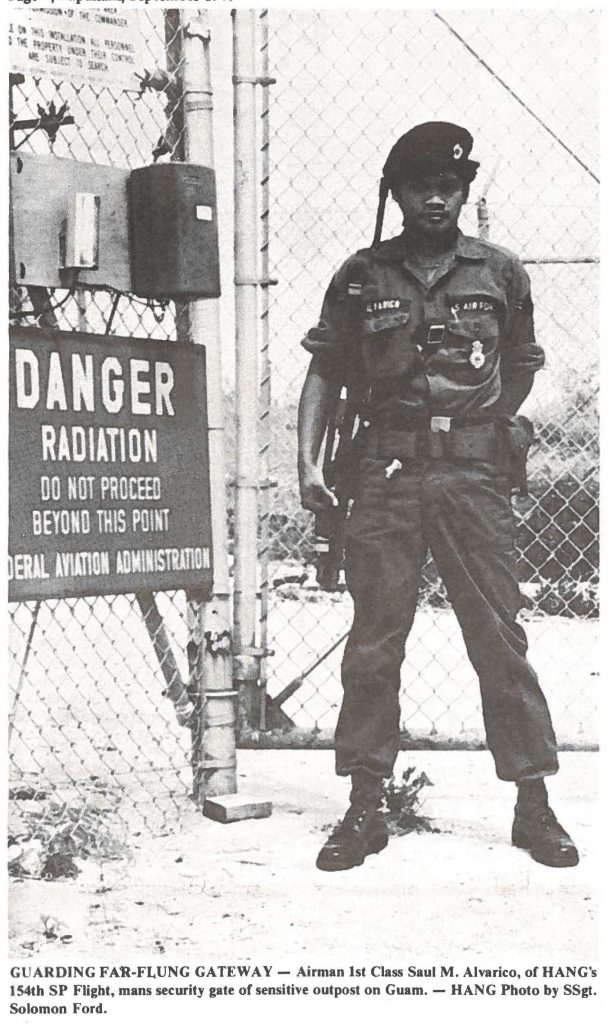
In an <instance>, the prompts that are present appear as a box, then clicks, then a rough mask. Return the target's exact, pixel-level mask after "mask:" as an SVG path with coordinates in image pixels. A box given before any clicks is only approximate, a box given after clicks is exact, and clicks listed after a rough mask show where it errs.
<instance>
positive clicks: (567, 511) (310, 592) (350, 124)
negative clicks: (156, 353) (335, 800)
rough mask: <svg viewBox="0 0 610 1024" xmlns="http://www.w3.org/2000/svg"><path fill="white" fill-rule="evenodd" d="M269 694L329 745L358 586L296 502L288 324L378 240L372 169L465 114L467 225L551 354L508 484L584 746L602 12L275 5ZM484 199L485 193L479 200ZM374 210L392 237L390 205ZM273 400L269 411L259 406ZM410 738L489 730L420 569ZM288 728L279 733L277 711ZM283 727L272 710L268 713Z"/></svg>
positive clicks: (478, 734) (465, 739) (567, 729)
mask: <svg viewBox="0 0 610 1024" xmlns="http://www.w3.org/2000/svg"><path fill="white" fill-rule="evenodd" d="M269 17H270V25H271V32H270V52H271V63H272V70H273V74H275V75H276V76H277V79H278V82H277V85H275V86H274V87H273V88H272V98H271V104H270V140H271V170H270V174H271V186H270V192H271V201H270V218H269V220H270V224H271V233H272V237H271V256H272V264H273V266H272V273H271V276H272V277H273V278H277V280H278V282H279V283H278V287H277V288H276V289H274V292H273V296H272V305H271V344H270V352H271V363H272V393H273V402H272V404H271V406H270V412H271V436H272V445H271V453H270V454H271V468H270V474H271V477H272V478H275V479H276V480H277V488H276V489H275V490H274V491H272V492H271V508H270V534H271V536H270V542H269V543H270V551H271V573H270V580H269V592H270V602H269V623H270V626H269V633H270V637H269V645H270V646H271V648H273V649H274V652H275V653H274V656H273V658H272V659H271V661H270V665H269V668H268V671H269V692H270V694H271V697H272V698H276V703H275V708H276V710H278V709H279V708H281V709H282V710H283V712H284V714H285V715H286V716H287V719H286V718H284V720H283V722H284V726H285V728H286V729H287V731H286V732H285V733H284V735H283V737H282V736H280V737H278V742H290V741H291V736H292V738H293V739H294V737H295V736H296V737H297V741H298V742H304V743H310V742H313V741H315V740H316V739H317V740H319V741H320V742H325V741H327V740H328V739H329V736H330V735H332V729H333V728H334V725H335V721H336V716H337V711H338V705H339V702H340V698H341V688H340V682H339V665H340V657H341V652H342V648H343V640H344V638H345V633H346V631H347V629H348V627H349V622H350V616H351V602H350V600H349V598H348V597H347V596H343V595H332V596H330V595H326V594H323V593H321V592H320V591H319V590H318V589H317V587H316V586H315V583H314V574H313V567H312V524H311V517H310V516H309V515H308V514H307V513H304V512H302V511H301V510H300V509H299V502H298V496H297V485H296V472H295V465H294V463H295V447H296V442H295V427H296V399H297V396H298V391H299V388H300V385H301V382H302V380H303V377H304V373H305V369H306V365H307V356H306V353H304V352H303V350H302V349H301V348H300V346H299V340H300V338H301V337H302V336H303V334H304V333H305V331H306V330H307V328H308V327H310V326H311V325H312V324H313V323H314V322H315V321H316V319H317V315H318V310H319V308H320V305H321V301H322V296H323V294H324V290H325V287H326V285H327V283H328V281H329V280H330V277H331V275H332V273H333V271H334V270H335V269H336V268H337V267H338V266H339V265H340V264H341V263H342V262H343V261H344V259H345V258H346V256H347V255H349V254H350V253H351V252H354V251H355V250H356V249H358V248H362V247H363V246H366V245H369V244H370V240H371V238H372V233H373V226H374V218H375V207H376V202H377V186H378V180H379V174H380V169H381V166H382V164H383V161H384V159H385V156H386V155H387V152H388V151H389V148H390V146H391V145H392V143H393V142H394V141H395V140H396V138H398V136H399V135H401V134H402V133H403V132H404V131H406V130H407V128H408V127H410V126H412V125H414V124H417V123H418V122H422V121H427V120H432V119H442V120H448V121H455V122H457V123H459V124H464V125H466V126H467V127H468V128H469V129H470V131H471V132H472V134H473V135H474V138H475V148H474V151H473V155H474V156H475V157H476V159H478V160H480V163H481V168H480V171H479V174H478V177H477V180H476V181H475V182H474V184H473V186H472V188H471V193H470V201H469V203H468V204H467V206H466V207H465V209H464V212H463V215H462V228H463V230H464V231H465V232H466V233H468V234H475V235H476V234H477V232H478V230H479V216H478V214H480V215H482V216H484V214H485V213H487V214H488V217H489V238H490V240H491V241H494V242H497V243H498V244H501V245H504V246H506V247H508V248H510V249H512V250H513V251H515V252H517V253H518V254H519V255H520V256H521V257H522V258H524V259H525V262H526V264H527V265H528V270H529V272H530V275H531V279H532V290H533V296H534V304H535V314H536V327H537V334H538V338H539V341H540V343H541V344H542V345H543V346H544V348H545V350H546V354H547V366H546V368H545V369H544V371H543V372H542V373H540V374H539V375H538V377H537V381H536V385H535V388H534V392H533V393H532V396H531V397H530V398H529V399H528V402H527V404H526V406H525V407H524V411H525V412H526V413H528V414H529V415H530V416H531V417H532V418H533V419H534V421H535V426H536V442H535V446H534V449H533V453H532V455H531V456H530V476H531V481H530V490H531V495H530V497H529V498H527V499H519V500H517V501H516V512H517V515H518V521H519V534H518V543H519V547H520V550H521V554H522V559H521V573H522V583H523V591H524V598H525V600H526V602H527V609H526V611H525V613H524V617H525V618H526V619H527V620H528V622H527V630H528V635H529V639H530V652H531V658H532V661H533V663H534V665H535V667H536V668H537V669H538V671H539V673H540V675H541V681H542V683H543V686H544V688H545V691H546V693H547V696H548V699H549V703H550V705H551V710H552V713H553V717H554V722H555V726H556V730H557V733H558V737H559V739H560V742H561V743H563V744H565V745H575V746H588V745H591V744H595V741H596V737H595V700H594V683H595V677H596V676H597V674H598V672H597V668H598V665H597V661H596V651H595V643H594V640H595V630H596V621H595V620H596V617H597V581H598V576H597V571H598V462H597V457H598V447H597V421H596V394H597V377H596V374H597V348H596V346H597V338H596V329H597V266H596V263H597V259H596V253H597V232H596V219H597V206H596V203H597V186H598V178H597V171H596V166H597V149H596V112H597V107H596V100H595V93H596V86H597V82H596V77H595V67H596V16H595V15H594V14H591V13H587V12H582V11H579V12H562V13H555V12H552V11H541V12H519V13H517V12H511V11H493V12H491V11H476V12H474V11H470V12H451V13H450V14H449V13H448V14H444V13H443V14H440V13H436V12H433V11H364V10H359V11H318V12H316V11H286V12H279V11H272V12H271V13H270V15H269ZM481 199H483V200H484V203H483V204H481V203H480V200H481ZM397 214H398V210H397V208H395V210H394V215H395V219H394V222H393V223H390V218H389V217H388V216H386V227H385V237H390V235H391V234H397V233H398V231H399V230H400V225H399V220H398V217H397V216H396V215H397ZM264 411H266V410H264ZM403 684H404V685H403V691H402V695H401V703H402V728H403V730H404V733H405V740H406V742H407V743H409V742H410V743H413V742H424V743H437V744H443V745H447V744H449V745H456V744H457V745H459V744H460V743H462V744H468V745H472V744H475V745H477V744H479V743H481V742H482V740H483V732H482V722H481V713H480V704H479V696H478V686H477V683H476V678H475V676H474V672H473V670H472V669H471V668H470V666H469V663H468V661H467V658H466V653H465V649H464V646H463V643H462V639H461V636H460V634H459V630H458V627H457V624H456V622H455V619H454V617H453V614H452V612H451V610H450V609H449V608H448V607H447V602H446V600H445V597H444V593H443V590H442V587H441V585H440V584H439V581H438V578H437V576H436V574H435V572H434V569H433V567H432V566H431V565H428V566H427V568H426V571H425V585H424V587H423V590H422V594H421V600H420V609H419V612H418V616H417V618H416V623H415V626H414V629H413V631H412V634H411V636H410V638H409V641H408V645H407V657H406V662H405V674H404V680H403ZM288 720H290V721H291V722H292V723H293V724H294V726H295V727H296V729H295V730H292V731H290V729H289V721H288ZM275 721H276V724H278V725H280V724H281V719H277V718H276V719H275Z"/></svg>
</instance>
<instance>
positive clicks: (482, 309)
mask: <svg viewBox="0 0 610 1024" xmlns="http://www.w3.org/2000/svg"><path fill="white" fill-rule="evenodd" d="M448 303H449V316H448V318H447V330H448V332H449V334H451V335H454V336H455V337H457V338H464V339H466V340H468V341H481V342H487V343H488V344H489V343H494V342H497V340H498V337H499V334H500V323H499V319H498V310H497V307H496V304H495V303H494V302H493V300H492V299H491V298H490V297H488V296H484V295H476V296H475V295H473V296H471V295H467V296H464V295H460V296H454V297H452V298H451V297H450V298H449V300H448ZM494 347H495V346H494Z"/></svg>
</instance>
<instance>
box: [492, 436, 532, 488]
mask: <svg viewBox="0 0 610 1024" xmlns="http://www.w3.org/2000/svg"><path fill="white" fill-rule="evenodd" d="M496 430H497V435H498V469H499V471H500V473H502V475H503V476H506V477H508V480H509V482H510V485H511V487H512V489H513V490H514V491H516V492H517V493H518V494H520V495H521V496H522V497H525V496H526V495H527V494H528V489H527V456H528V453H529V450H530V447H531V444H532V440H533V438H534V428H533V426H532V423H531V420H528V418H527V416H500V417H498V419H497V421H496Z"/></svg>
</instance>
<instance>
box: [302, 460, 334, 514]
mask: <svg viewBox="0 0 610 1024" xmlns="http://www.w3.org/2000/svg"><path fill="white" fill-rule="evenodd" d="M299 485H300V489H301V504H302V506H303V508H306V509H307V510H308V511H309V512H323V511H324V510H325V509H328V508H334V507H335V506H336V505H338V504H339V503H338V501H337V499H336V497H335V495H334V494H333V492H332V491H329V489H328V487H327V486H326V484H325V483H324V477H323V475H322V470H321V469H320V468H319V467H318V466H302V467H301V468H300V470H299Z"/></svg>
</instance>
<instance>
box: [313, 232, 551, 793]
mask: <svg viewBox="0 0 610 1024" xmlns="http://www.w3.org/2000/svg"><path fill="white" fill-rule="evenodd" d="M304 345H305V347H306V348H307V349H308V350H309V351H311V352H312V353H313V355H314V360H315V362H314V365H315V367H316V369H317V371H318V372H319V373H320V374H322V375H324V376H333V377H338V378H341V376H342V374H344V373H345V368H346V366H349V367H350V370H351V372H353V370H354V363H356V364H359V368H360V372H361V373H362V374H363V375H364V377H365V379H366V382H367V384H369V385H370V404H369V408H368V413H367V415H368V416H369V418H370V427H369V428H368V431H367V433H368V436H367V439H366V449H365V457H364V458H363V460H362V462H361V465H360V479H359V483H358V487H357V494H356V499H355V503H354V507H353V510H352V514H351V517H350V520H349V522H348V528H347V544H346V581H347V586H348V589H349V591H350V593H351V595H352V597H353V600H354V612H355V614H354V624H353V628H352V630H351V632H350V637H349V640H348V643H347V646H346V649H345V655H344V659H343V667H342V679H343V685H344V690H345V696H344V701H343V706H342V709H341V714H340V717H339V722H338V725H337V733H336V755H337V772H338V773H339V774H340V775H349V774H352V772H353V771H354V770H356V769H367V770H368V771H370V772H371V773H373V774H376V775H380V776H387V775H391V773H392V770H393V765H394V760H395V757H396V753H397V750H398V741H399V733H398V727H399V705H398V694H399V688H400V666H401V663H402V660H403V656H404V646H405V640H406V637H407V635H408V632H409V629H410V627H411V625H412V622H413V617H414V614H415V608H416V602H417V594H418V589H419V578H420V571H421V567H422V564H423V561H424V559H425V557H426V554H427V551H428V550H429V549H431V551H432V555H433V557H434V560H435V563H436V565H437V568H438V570H439V572H440V574H441V576H442V578H443V581H444V583H445V586H446V589H447V592H448V595H449V599H450V601H451V603H452V605H453V608H454V610H455V612H456V614H457V617H458V620H459V622H460V626H461V628H462V631H463V634H464V639H465V642H466V647H467V650H468V654H469V657H470V659H471V661H472V663H473V665H474V667H475V669H476V671H477V674H478V676H479V680H480V685H481V696H482V703H483V716H484V722H485V727H486V732H487V739H488V743H489V747H490V749H491V751H492V754H493V755H494V758H495V762H496V768H497V772H498V775H499V777H500V778H502V779H507V780H513V781H519V780H521V779H523V778H528V777H529V778H531V777H533V776H543V775H547V774H551V773H554V772H555V771H556V770H557V757H556V744H555V737H554V734H553V728H552V725H551V721H550V718H549V713H548V708H547V704H546V701H545V699H544V696H543V694H542V692H541V690H540V687H539V686H538V682H537V679H536V675H535V673H534V671H533V669H532V667H531V666H530V664H529V663H528V661H527V658H526V651H527V642H526V638H525V634H524V631H523V629H522V628H521V626H520V625H519V624H518V623H517V622H516V621H515V619H516V615H517V613H518V611H519V608H520V605H521V601H520V593H519V588H518V584H517V567H516V562H515V552H514V519H513V513H512V509H511V504H510V491H509V483H508V481H507V479H506V477H505V476H504V475H502V466H501V463H500V461H499V460H500V456H501V452H500V451H499V450H498V449H499V446H500V445H502V443H503V438H502V429H503V426H504V423H503V421H502V420H501V419H500V420H497V419H496V417H495V415H494V407H496V406H497V403H498V402H499V399H500V395H501V386H502V381H504V382H506V380H507V379H509V378H510V375H511V374H518V373H520V372H523V370H524V369H527V370H528V371H530V372H531V370H532V369H537V368H539V367H540V366H542V364H543V362H544V356H543V353H542V349H541V348H540V347H539V346H538V345H537V344H536V341H535V337H534V325H533V312H532V300H531V295H530V287H529V280H528V277H527V274H526V272H525V270H524V268H523V266H522V264H521V263H520V262H519V260H518V259H517V258H516V257H515V256H514V255H512V254H511V253H510V252H508V251H507V250H505V249H502V248H500V247H499V246H495V245H491V244H490V243H489V242H483V241H480V240H478V239H475V238H469V237H466V236H464V235H462V234H460V235H459V236H458V239H457V243H456V245H455V246H454V248H453V250H452V251H451V252H449V253H448V254H444V255H443V258H442V259H441V260H440V265H439V266H438V267H434V266H432V267H422V265H421V264H420V262H419V260H418V259H417V257H415V256H414V255H413V254H412V253H410V251H409V243H408V239H407V238H406V237H405V236H404V235H401V236H399V237H397V238H393V239H390V240H388V241H386V242H382V243H381V244H380V246H379V247H378V248H376V249H365V250H361V251H360V252H358V253H356V254H355V255H354V256H352V257H350V258H349V259H348V260H347V261H346V263H344V265H343V266H342V267H341V269H340V270H339V271H338V272H337V274H335V276H334V277H333V280H332V282H331V284H330V287H329V289H328V291H327V293H326V297H325V299H324V304H323V308H322V312H321V317H320V322H319V324H318V326H317V327H316V328H315V329H314V330H313V331H311V332H310V334H309V336H308V337H307V338H306V339H305V342H304ZM431 426H432V428H434V427H435V426H437V427H438V428H440V429H437V430H434V429H431Z"/></svg>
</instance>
